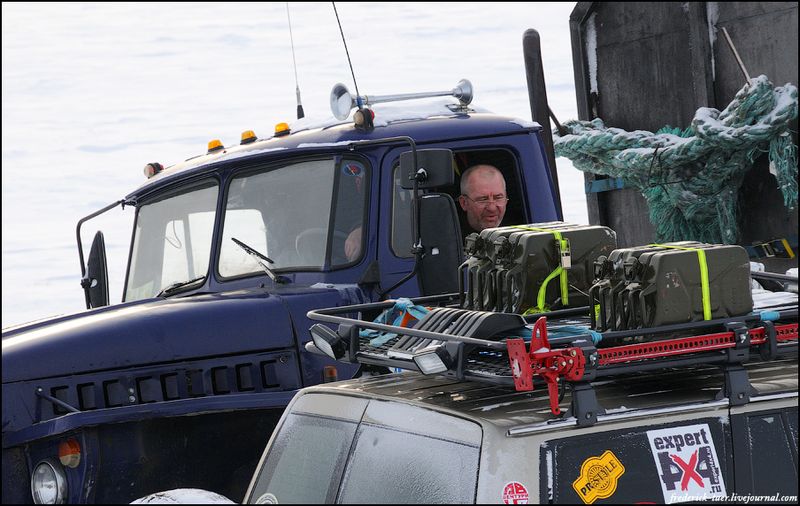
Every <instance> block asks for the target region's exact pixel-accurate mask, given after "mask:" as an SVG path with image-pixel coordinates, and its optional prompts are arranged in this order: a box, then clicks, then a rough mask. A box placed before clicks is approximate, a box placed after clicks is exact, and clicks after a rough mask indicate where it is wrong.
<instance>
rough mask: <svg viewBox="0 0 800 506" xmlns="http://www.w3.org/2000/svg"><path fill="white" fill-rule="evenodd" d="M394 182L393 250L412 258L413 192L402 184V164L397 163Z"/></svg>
mask: <svg viewBox="0 0 800 506" xmlns="http://www.w3.org/2000/svg"><path fill="white" fill-rule="evenodd" d="M392 174H393V184H392V251H393V252H394V254H395V255H397V256H398V257H400V258H410V257H412V256H414V255H412V254H411V246H412V243H413V239H412V238H411V198H412V197H413V192H412V191H411V190H406V189H404V188H403V187H402V186H400V164H399V163H398V164H397V165H395V167H394V169H393V171H392Z"/></svg>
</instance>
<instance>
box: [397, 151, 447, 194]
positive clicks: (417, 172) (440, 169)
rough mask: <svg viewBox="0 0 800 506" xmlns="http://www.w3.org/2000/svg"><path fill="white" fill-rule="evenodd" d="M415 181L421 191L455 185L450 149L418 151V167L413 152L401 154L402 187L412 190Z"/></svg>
mask: <svg viewBox="0 0 800 506" xmlns="http://www.w3.org/2000/svg"><path fill="white" fill-rule="evenodd" d="M414 179H416V180H417V184H418V186H417V187H418V188H420V189H424V188H438V187H440V186H447V185H451V184H453V182H454V180H455V179H454V176H453V152H452V151H451V150H449V149H418V150H417V166H416V167H414V154H413V152H411V151H406V152H404V153H401V154H400V186H402V187H403V188H405V189H406V190H410V189H412V188H413V187H414Z"/></svg>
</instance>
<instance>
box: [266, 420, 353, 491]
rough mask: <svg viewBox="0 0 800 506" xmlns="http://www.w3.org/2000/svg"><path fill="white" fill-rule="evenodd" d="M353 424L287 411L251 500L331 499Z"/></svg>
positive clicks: (340, 471)
mask: <svg viewBox="0 0 800 506" xmlns="http://www.w3.org/2000/svg"><path fill="white" fill-rule="evenodd" d="M356 427H358V424H356V423H354V422H348V421H344V420H338V419H333V418H324V417H318V416H309V415H300V414H291V415H289V416H288V417H287V418H286V421H285V422H284V424H283V427H282V428H281V432H280V436H281V437H279V438H277V439H276V440H275V443H274V444H273V446H272V450H271V451H270V454H269V457H268V458H267V460H266V462H265V463H264V466H263V467H262V468H261V469H260V471H259V474H258V478H257V480H256V484H255V487H254V489H253V493H252V495H251V502H255V503H258V504H265V503H266V504H269V503H270V502H269V501H270V499H272V500H274V502H281V503H306V504H312V503H315V504H319V503H331V502H333V500H334V498H335V497H336V489H337V488H338V487H337V485H338V483H339V479H340V477H341V475H342V469H343V467H344V461H345V458H346V457H347V452H348V450H349V449H350V444H351V442H352V441H353V435H354V434H355V432H356ZM298 441H303V443H304V444H298Z"/></svg>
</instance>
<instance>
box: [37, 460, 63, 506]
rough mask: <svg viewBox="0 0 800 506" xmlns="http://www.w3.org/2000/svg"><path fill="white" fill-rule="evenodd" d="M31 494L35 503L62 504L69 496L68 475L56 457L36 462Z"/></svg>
mask: <svg viewBox="0 0 800 506" xmlns="http://www.w3.org/2000/svg"><path fill="white" fill-rule="evenodd" d="M31 495H33V502H34V503H35V504H62V503H63V502H64V501H65V500H66V498H67V476H66V475H65V474H64V468H63V466H62V465H61V464H60V463H59V462H58V461H57V460H56V459H45V460H42V461H41V462H39V463H38V464H36V467H34V468H33V475H32V476H31Z"/></svg>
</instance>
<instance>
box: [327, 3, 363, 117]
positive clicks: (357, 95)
mask: <svg viewBox="0 0 800 506" xmlns="http://www.w3.org/2000/svg"><path fill="white" fill-rule="evenodd" d="M331 4H333V12H334V14H336V22H337V23H338V24H339V32H340V33H341V34H342V43H343V44H344V52H345V53H346V54H347V63H348V64H349V65H350V74H351V75H352V76H353V84H354V85H355V87H356V105H358V108H359V109H361V107H362V106H363V104H362V103H361V94H360V93H359V92H358V83H357V82H356V74H355V72H353V62H351V61H350V51H348V50H347V41H346V40H344V30H342V23H341V21H339V13H338V12H337V11H336V2H331Z"/></svg>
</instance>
